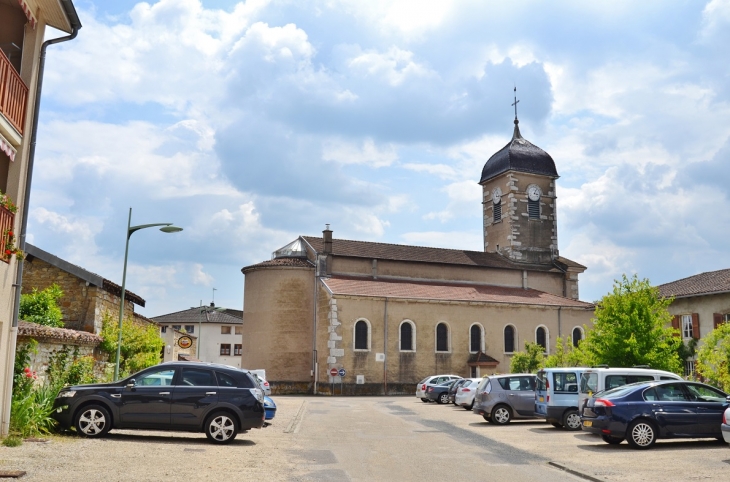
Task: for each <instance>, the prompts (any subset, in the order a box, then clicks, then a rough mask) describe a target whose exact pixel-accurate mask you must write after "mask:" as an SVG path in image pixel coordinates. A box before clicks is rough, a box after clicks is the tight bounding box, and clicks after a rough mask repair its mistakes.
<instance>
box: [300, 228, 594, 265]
mask: <svg viewBox="0 0 730 482" xmlns="http://www.w3.org/2000/svg"><path fill="white" fill-rule="evenodd" d="M302 238H303V239H304V240H305V241H306V242H307V243H309V244H310V245H311V246H312V248H314V250H315V251H317V252H319V253H321V252H322V250H323V249H324V240H323V239H322V238H320V237H314V236H302ZM332 254H334V255H335V256H348V257H357V258H373V259H387V260H394V261H417V262H422V263H442V264H460V265H467V266H480V267H487V268H505V269H525V268H528V269H536V270H553V269H556V268H555V267H553V266H551V265H547V266H545V265H525V264H518V263H514V262H512V261H510V260H509V259H507V258H505V257H504V256H502V255H500V254H497V253H485V252H483V251H466V250H463V249H446V248H429V247H425V246H408V245H404V244H388V243H373V242H370V241H353V240H349V239H333V240H332ZM558 261H559V262H561V263H563V264H565V265H566V267H568V268H578V269H582V270H585V269H586V267H585V266H583V265H581V264H578V263H576V262H574V261H571V260H569V259H567V258H563V257H559V258H558Z"/></svg>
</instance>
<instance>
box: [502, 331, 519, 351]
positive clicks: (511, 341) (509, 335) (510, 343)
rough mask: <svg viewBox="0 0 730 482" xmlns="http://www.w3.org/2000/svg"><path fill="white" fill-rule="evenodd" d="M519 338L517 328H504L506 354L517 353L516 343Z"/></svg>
mask: <svg viewBox="0 0 730 482" xmlns="http://www.w3.org/2000/svg"><path fill="white" fill-rule="evenodd" d="M516 338H517V332H516V330H515V327H514V326H512V325H507V326H505V327H504V352H505V353H513V352H514V351H515V341H516Z"/></svg>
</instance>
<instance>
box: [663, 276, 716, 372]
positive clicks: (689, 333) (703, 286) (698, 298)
mask: <svg viewBox="0 0 730 482" xmlns="http://www.w3.org/2000/svg"><path fill="white" fill-rule="evenodd" d="M658 288H659V294H660V295H661V296H663V297H670V296H671V297H674V301H673V302H672V304H671V305H670V306H669V312H670V313H671V314H672V315H674V318H673V319H672V327H673V328H676V329H678V330H680V332H681V336H682V339H683V340H684V341H685V343H688V342H689V341H691V340H693V339H694V340H702V338H703V337H705V336H707V334H708V333H710V332H711V331H712V330H714V329H715V328H717V327H718V326H719V325H720V324H722V323H726V322H728V321H730V269H721V270H719V271H709V272H707V273H700V274H697V275H694V276H690V277H688V278H683V279H680V280H677V281H672V282H670V283H665V284H663V285H660V286H658ZM694 365H695V360H694V358H692V359H689V360H686V361H685V375H688V376H690V375H692V374H693V373H694Z"/></svg>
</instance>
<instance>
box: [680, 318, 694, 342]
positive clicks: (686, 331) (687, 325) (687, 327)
mask: <svg viewBox="0 0 730 482" xmlns="http://www.w3.org/2000/svg"><path fill="white" fill-rule="evenodd" d="M692 335H693V333H692V315H682V338H693V336H692Z"/></svg>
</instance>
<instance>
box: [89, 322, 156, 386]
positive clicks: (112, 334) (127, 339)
mask: <svg viewBox="0 0 730 482" xmlns="http://www.w3.org/2000/svg"><path fill="white" fill-rule="evenodd" d="M101 337H102V339H103V341H102V342H101V345H100V348H101V349H102V350H103V351H105V352H106V353H108V354H109V357H110V358H109V361H111V362H112V363H115V362H116V357H117V340H118V338H119V323H118V322H117V321H116V320H115V319H114V317H113V316H112V314H111V313H109V312H108V311H107V312H105V313H104V315H103V316H102V319H101ZM164 346H165V342H164V340H163V339H162V338H161V337H160V331H159V328H158V327H157V326H155V325H153V324H148V325H143V324H141V323H136V322H134V321H133V320H131V319H130V318H126V319H125V320H124V322H123V323H122V346H121V349H120V355H121V356H120V360H119V373H120V376H122V377H125V376H127V375H130V374H132V373H134V372H137V371H139V370H142V369H143V368H147V367H151V366H153V365H157V364H158V363H160V357H161V353H162V348H163V347H164Z"/></svg>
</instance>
